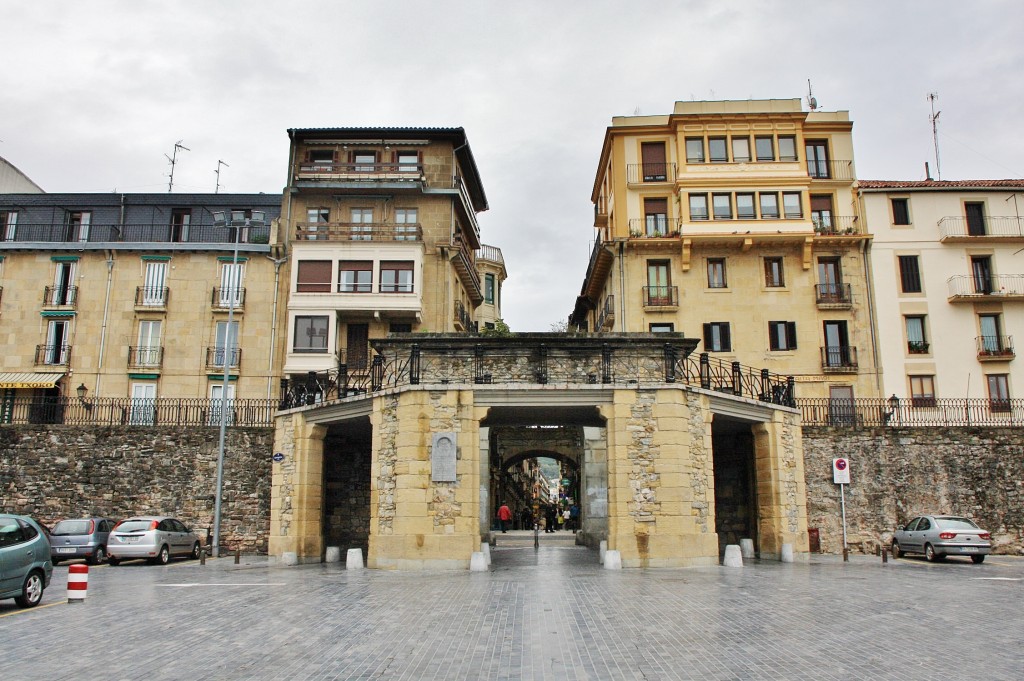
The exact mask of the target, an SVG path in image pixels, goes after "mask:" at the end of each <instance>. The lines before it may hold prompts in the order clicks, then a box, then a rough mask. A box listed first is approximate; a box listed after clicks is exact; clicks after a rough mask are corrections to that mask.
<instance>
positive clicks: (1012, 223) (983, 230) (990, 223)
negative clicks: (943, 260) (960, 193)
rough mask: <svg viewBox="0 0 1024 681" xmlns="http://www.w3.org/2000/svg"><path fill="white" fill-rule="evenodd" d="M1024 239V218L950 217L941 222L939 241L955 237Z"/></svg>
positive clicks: (1012, 216)
mask: <svg viewBox="0 0 1024 681" xmlns="http://www.w3.org/2000/svg"><path fill="white" fill-rule="evenodd" d="M986 236H992V237H1024V217H1017V216H1014V215H1008V216H988V215H985V216H982V217H981V218H978V219H975V218H971V219H968V218H966V217H963V216H962V215H949V216H946V217H944V218H942V219H941V220H939V239H940V240H941V239H950V238H954V237H986Z"/></svg>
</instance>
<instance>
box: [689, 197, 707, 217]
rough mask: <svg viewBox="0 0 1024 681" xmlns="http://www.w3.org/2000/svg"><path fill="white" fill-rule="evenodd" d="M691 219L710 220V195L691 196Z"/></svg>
mask: <svg viewBox="0 0 1024 681" xmlns="http://www.w3.org/2000/svg"><path fill="white" fill-rule="evenodd" d="M689 196H690V219H691V220H707V219H708V195H707V194H690V195H689Z"/></svg>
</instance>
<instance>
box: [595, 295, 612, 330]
mask: <svg viewBox="0 0 1024 681" xmlns="http://www.w3.org/2000/svg"><path fill="white" fill-rule="evenodd" d="M613 324H615V296H614V294H612V295H609V296H608V297H607V298H605V299H604V307H602V308H601V314H600V315H599V316H598V318H597V326H596V327H595V328H594V330H595V331H604V330H605V327H606V326H608V327H610V326H612V325H613Z"/></svg>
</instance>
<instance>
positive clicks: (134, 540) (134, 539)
mask: <svg viewBox="0 0 1024 681" xmlns="http://www.w3.org/2000/svg"><path fill="white" fill-rule="evenodd" d="M121 541H123V542H124V543H125V544H138V543H139V537H121Z"/></svg>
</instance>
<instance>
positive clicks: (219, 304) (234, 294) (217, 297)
mask: <svg viewBox="0 0 1024 681" xmlns="http://www.w3.org/2000/svg"><path fill="white" fill-rule="evenodd" d="M244 304H245V288H218V287H214V289H213V293H212V294H211V296H210V305H211V306H212V307H213V309H214V310H228V309H230V308H231V307H232V306H234V309H235V312H241V311H242V308H243V306H244Z"/></svg>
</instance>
